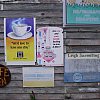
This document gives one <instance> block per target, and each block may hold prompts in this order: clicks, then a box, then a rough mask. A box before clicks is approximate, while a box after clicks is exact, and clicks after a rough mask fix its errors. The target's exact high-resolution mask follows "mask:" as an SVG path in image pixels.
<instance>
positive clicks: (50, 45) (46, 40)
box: [37, 27, 64, 66]
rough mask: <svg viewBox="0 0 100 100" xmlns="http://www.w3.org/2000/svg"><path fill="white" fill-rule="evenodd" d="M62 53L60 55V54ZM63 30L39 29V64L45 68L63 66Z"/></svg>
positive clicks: (57, 28)
mask: <svg viewBox="0 0 100 100" xmlns="http://www.w3.org/2000/svg"><path fill="white" fill-rule="evenodd" d="M59 52H60V54H59ZM63 55H64V54H63V29H62V28H60V27H41V28H38V29H37V63H38V65H44V66H63V65H64V62H63Z"/></svg>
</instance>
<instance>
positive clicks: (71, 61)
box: [64, 53, 100, 82]
mask: <svg viewBox="0 0 100 100" xmlns="http://www.w3.org/2000/svg"><path fill="white" fill-rule="evenodd" d="M64 70H65V71H64V82H100V53H67V54H65V65H64Z"/></svg>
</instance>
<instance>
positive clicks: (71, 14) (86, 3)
mask: <svg viewBox="0 0 100 100" xmlns="http://www.w3.org/2000/svg"><path fill="white" fill-rule="evenodd" d="M68 24H69V25H73V24H74V25H76V24H82V25H83V24H84V25H86V24H100V0H63V26H66V25H68Z"/></svg>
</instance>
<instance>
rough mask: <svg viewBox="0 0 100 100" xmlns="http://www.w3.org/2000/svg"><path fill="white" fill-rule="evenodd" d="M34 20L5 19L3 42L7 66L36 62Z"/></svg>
mask: <svg viewBox="0 0 100 100" xmlns="http://www.w3.org/2000/svg"><path fill="white" fill-rule="evenodd" d="M35 32H36V30H35V18H5V19H4V41H5V61H6V63H7V65H34V64H35V62H36V36H35V35H36V33H35Z"/></svg>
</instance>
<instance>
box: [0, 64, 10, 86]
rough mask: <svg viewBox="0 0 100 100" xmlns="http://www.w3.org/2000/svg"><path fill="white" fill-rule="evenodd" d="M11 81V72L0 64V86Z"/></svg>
mask: <svg viewBox="0 0 100 100" xmlns="http://www.w3.org/2000/svg"><path fill="white" fill-rule="evenodd" d="M10 81H11V73H10V71H9V69H8V68H7V67H6V66H4V65H1V64H0V88H2V87H5V86H6V85H8V84H9V82H10Z"/></svg>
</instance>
